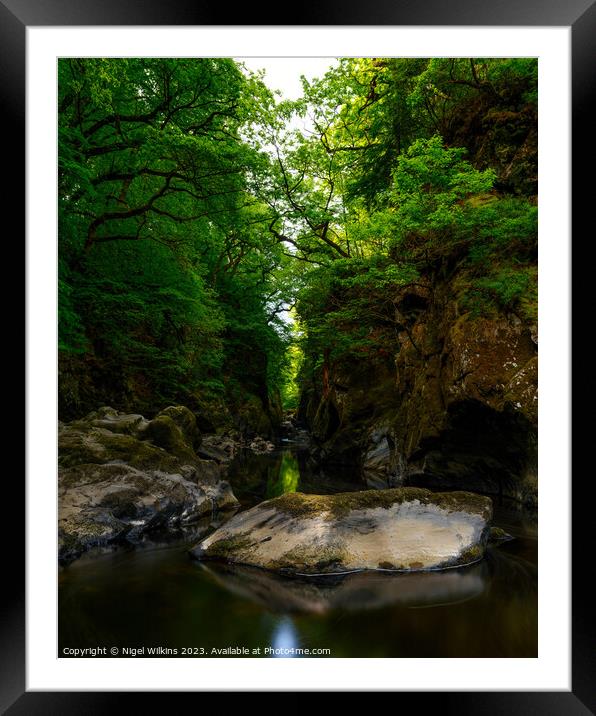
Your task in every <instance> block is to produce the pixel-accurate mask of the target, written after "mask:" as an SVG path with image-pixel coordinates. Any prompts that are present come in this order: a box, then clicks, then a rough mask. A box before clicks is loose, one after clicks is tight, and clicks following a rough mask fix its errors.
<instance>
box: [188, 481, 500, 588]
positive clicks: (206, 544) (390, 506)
mask: <svg viewBox="0 0 596 716" xmlns="http://www.w3.org/2000/svg"><path fill="white" fill-rule="evenodd" d="M491 517H492V503H491V500H490V499H489V498H487V497H483V496H481V495H475V494H473V493H467V492H450V493H432V492H430V491H429V490H424V489H418V488H396V489H390V490H367V491H362V492H351V493H339V494H335V495H305V494H301V493H288V494H285V495H282V496H281V497H276V498H274V499H271V500H267V501H266V502H262V503H261V504H260V505H257V506H256V507H253V508H252V509H250V510H247V511H246V512H241V513H239V514H237V515H235V516H234V517H233V518H232V519H231V520H230V521H229V522H227V523H226V524H225V525H224V526H223V527H220V529H218V530H217V531H216V532H214V533H213V534H211V535H209V537H207V538H206V539H204V540H203V541H202V542H200V543H199V544H198V545H197V546H196V547H195V548H194V549H193V550H192V552H191V554H192V555H193V556H194V557H195V558H197V559H201V560H205V559H220V560H225V561H228V562H234V563H238V564H248V565H253V566H257V567H263V568H266V569H270V570H274V571H279V572H287V573H292V574H329V573H344V572H350V571H355V570H367V569H368V570H376V569H388V570H395V571H424V570H434V569H444V568H447V567H453V566H458V565H465V564H469V563H472V562H476V561H478V560H479V559H481V558H482V556H483V554H484V549H485V545H486V542H487V538H488V533H489V523H490V520H491Z"/></svg>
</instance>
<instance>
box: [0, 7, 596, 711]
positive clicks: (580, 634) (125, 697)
mask: <svg viewBox="0 0 596 716" xmlns="http://www.w3.org/2000/svg"><path fill="white" fill-rule="evenodd" d="M230 15H233V19H234V22H233V23H230V22H229V19H230ZM272 19H274V20H275V21H274V22H272ZM86 25H87V26H89V25H99V26H106V25H108V26H109V25H137V26H138V25H201V26H209V25H211V26H213V25H234V26H239V25H240V26H251V25H368V26H370V25H399V26H404V25H406V26H408V25H409V26H413V25H416V26H424V25H426V26H462V25H469V26H474V25H485V26H486V25H489V26H490V25H492V26H567V27H570V28H571V33H572V73H573V77H572V131H573V150H572V162H573V178H574V183H573V199H572V212H573V226H574V228H577V226H578V225H580V224H583V225H585V226H586V227H588V226H590V223H589V220H588V211H590V209H591V206H592V205H593V202H594V200H593V198H592V194H593V188H592V187H593V184H592V182H588V181H586V180H584V179H583V178H582V177H584V176H586V177H587V176H589V174H590V171H592V173H593V168H592V166H591V165H592V155H593V153H592V152H590V151H589V148H591V147H592V146H593V135H594V131H593V115H590V113H589V112H588V102H589V101H590V99H592V98H593V95H594V85H595V84H596V82H595V76H596V72H595V71H594V70H595V67H594V56H595V54H594V49H593V47H594V38H596V4H595V3H594V0H566V1H565V2H559V1H557V0H490V1H489V0H484V1H483V2H481V1H480V0H450V1H449V2H446V1H445V0H425V2H420V1H418V2H415V1H414V0H394V2H387V0H385V2H382V3H379V2H373V3H362V2H354V1H353V0H352V2H346V0H342V1H341V2H339V0H327V1H326V2H324V3H323V2H321V1H319V2H317V3H312V4H309V5H303V4H299V5H297V6H296V7H295V8H286V16H285V17H282V16H280V12H279V10H277V9H276V11H275V15H274V16H272V15H271V14H270V11H269V10H266V9H265V8H262V9H259V8H256V7H255V6H254V5H253V4H250V5H248V4H245V6H244V7H238V8H235V7H234V6H231V7H225V6H224V5H223V4H220V5H219V6H215V5H211V4H208V3H207V2H199V0H169V2H167V3H163V2H159V1H158V0H128V2H123V0H0V96H1V97H2V104H1V110H0V111H1V118H2V123H3V125H4V127H3V130H4V131H3V133H2V135H0V136H2V137H13V138H16V137H18V136H23V137H24V126H25V125H24V122H25V50H26V47H25V44H26V43H25V39H26V28H27V27H29V26H86ZM11 144H12V145H13V146H12V149H13V151H15V156H14V159H13V162H12V164H11V170H10V172H9V173H8V176H9V181H8V182H7V183H6V187H5V189H4V192H3V203H4V205H5V206H10V207H12V213H13V215H18V214H17V212H16V211H15V207H19V206H23V208H24V192H23V186H24V162H23V153H21V150H20V148H19V147H18V146H16V147H15V146H14V143H13V142H11ZM5 161H6V156H5ZM21 166H22V167H23V168H22V169H21ZM21 171H22V172H23V173H22V174H21V173H20V172H21ZM21 180H22V181H21ZM588 192H589V193H588ZM22 216H24V211H23V214H22ZM582 219H586V220H587V221H586V222H585V224H584V222H583V221H582ZM590 233H593V230H591V231H590ZM586 238H587V239H591V237H589V236H588V237H586ZM581 261H582V267H584V270H585V266H586V263H587V262H586V261H585V254H584V252H583V248H582V259H581ZM573 271H574V274H573V279H574V281H573V286H574V296H573V297H574V299H575V300H574V303H576V301H578V299H577V293H579V291H580V290H581V288H582V286H584V283H583V282H582V281H580V280H579V279H578V272H579V262H578V261H574V263H573ZM592 282H593V281H592ZM588 285H589V284H588ZM576 289H577V292H576ZM581 300H582V299H579V302H581ZM578 326H579V319H576V318H575V317H574V319H573V321H572V329H573V328H578ZM589 359H590V358H589V355H586V352H584V351H577V352H576V353H574V354H573V362H572V367H573V371H577V374H578V375H591V373H590V371H589V364H588V360H589ZM562 379H565V376H562ZM583 390H585V388H584V389H583ZM578 402H579V401H576V404H577V403H578ZM582 402H585V395H584V396H583V401H582ZM588 430H589V421H577V423H576V426H575V432H574V436H573V447H574V448H578V447H579V446H580V445H585V444H589V442H590V437H591V436H590V433H589V432H588ZM588 476H589V475H588ZM588 476H583V477H584V478H585V479H586V481H587V479H588ZM5 489H6V490H8V491H9V494H8V495H7V496H6V497H5V500H7V501H9V504H10V505H11V509H12V508H14V509H13V512H14V513H17V512H18V510H17V509H16V506H17V505H20V504H22V505H24V501H25V493H24V489H23V483H19V482H18V481H17V480H16V479H13V480H12V481H11V482H10V484H8V485H6V484H5ZM586 489H587V488H586ZM10 493H12V494H10ZM590 502H591V501H590V500H586V499H585V493H584V491H583V486H582V492H581V493H580V491H579V490H577V489H576V490H574V492H573V523H572V524H573V529H572V538H573V544H574V545H575V546H576V548H575V549H574V552H573V554H572V566H573V581H572V588H573V598H572V690H571V691H569V692H543V691H536V692H529V691H528V692H491V693H487V692H474V691H466V692H446V693H437V692H422V693H416V694H408V693H402V694H400V696H399V699H400V705H403V699H404V698H408V700H409V699H410V698H411V697H413V698H415V699H416V703H417V704H418V706H417V708H420V698H421V697H422V698H423V699H424V701H423V705H424V706H426V707H430V708H433V706H434V707H435V708H437V709H440V712H441V713H458V714H472V713H473V714H479V713H481V714H508V715H512V716H513V715H515V714H524V716H526V715H529V714H541V715H550V714H568V715H569V716H573V715H574V714H578V716H579V714H587V713H594V712H595V708H596V688H595V685H594V684H595V681H596V678H595V677H596V638H595V634H594V631H595V630H594V621H595V620H594V619H593V618H592V615H593V609H592V605H591V601H592V599H591V590H588V588H587V586H588V582H587V581H586V589H584V588H583V586H582V582H583V580H588V579H589V575H588V574H586V571H585V569H584V568H583V567H584V559H585V551H584V550H582V549H580V548H579V546H580V545H584V544H589V541H590V532H592V531H593V527H592V524H591V522H592V520H591V519H590V510H591V508H590V504H589V503H590ZM592 509H593V508H592ZM22 514H23V513H22ZM17 517H18V515H17ZM20 529H21V530H22V523H21V521H18V523H17V525H15V529H14V532H13V534H15V535H18V534H19V531H20ZM4 552H5V554H4V560H5V575H6V574H10V575H11V578H10V580H8V581H6V582H5V583H4V589H3V592H4V594H5V596H6V597H7V598H8V599H7V603H6V606H5V609H4V611H3V613H2V618H1V621H0V637H1V643H2V646H3V649H2V652H0V663H1V669H0V673H1V674H2V676H1V683H0V708H1V709H2V712H3V713H8V714H10V715H11V716H17V715H20V714H27V715H28V716H30V715H31V714H38V713H39V714H42V713H43V714H61V715H63V714H71V713H72V714H96V713H97V714H100V713H107V712H112V711H116V712H118V710H124V709H126V710H130V709H131V708H134V709H135V710H137V711H138V710H139V709H140V708H142V706H141V703H140V701H142V700H143V699H144V698H145V697H148V698H150V699H151V702H152V706H153V707H155V706H156V705H158V704H159V703H163V704H164V705H165V698H167V699H168V704H170V700H171V698H172V696H173V694H171V693H170V694H160V693H152V694H142V693H138V692H136V693H135V692H126V693H114V692H100V693H91V692H76V691H75V692H30V691H25V621H26V614H25V594H24V573H25V568H24V565H25V559H24V557H25V553H24V542H23V544H21V545H20V546H19V545H18V543H16V544H13V545H11V547H10V549H5V550H4ZM6 560H8V565H6ZM346 688H349V685H348V684H347V685H346ZM470 688H471V689H473V688H474V684H470ZM175 695H176V697H178V696H186V697H188V696H190V697H192V698H194V699H195V707H196V695H195V694H192V693H191V694H188V693H187V694H178V693H177V694H175Z"/></svg>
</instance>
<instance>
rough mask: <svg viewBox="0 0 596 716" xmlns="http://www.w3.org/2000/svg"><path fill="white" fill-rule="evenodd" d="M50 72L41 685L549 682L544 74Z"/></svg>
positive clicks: (417, 69) (262, 62) (513, 67)
mask: <svg viewBox="0 0 596 716" xmlns="http://www.w3.org/2000/svg"><path fill="white" fill-rule="evenodd" d="M56 61H57V87H56V92H57V132H58V136H57V163H58V174H57V196H56V197H55V201H56V202H57V215H58V216H57V232H58V246H57V257H58V258H57V262H58V276H57V295H58V317H57V320H58V345H57V347H56V350H57V356H58V357H57V409H58V430H57V436H56V440H57V452H58V454H57V463H58V464H57V478H54V477H51V479H57V524H56V525H55V528H56V531H57V535H58V550H57V555H56V564H55V569H56V570H57V575H58V576H57V581H58V637H57V645H58V653H57V655H56V656H57V657H58V660H67V659H81V658H85V659H88V658H91V659H102V658H108V659H110V658H111V659H113V658H118V659H122V658H129V659H130V658H131V657H134V658H155V657H160V658H163V657H166V658H167V657H172V658H191V659H193V658H194V659H198V658H230V657H234V658H239V659H255V658H257V659H258V658H298V659H309V658H318V659H321V658H322V659H329V658H332V659H333V658H379V657H382V658H404V659H407V658H442V659H452V658H459V659H461V658H481V659H482V658H507V659H511V658H515V659H520V658H525V659H531V660H537V658H538V656H539V653H538V538H539V530H538V507H539V504H541V503H540V499H539V479H538V405H539V395H538V334H539V321H538V272H539V261H538V216H539V211H542V203H541V202H542V196H543V195H542V194H541V202H539V201H538V123H539V119H540V121H542V114H541V115H540V117H539V111H538V108H539V86H538V73H539V68H540V63H541V62H542V59H541V58H538V57H536V56H524V57H521V56H512V57H504V56H501V57H494V56H489V57H481V56H461V55H455V54H454V55H453V56H434V57H429V56H420V57H415V56H407V57H401V56H399V55H398V54H396V55H395V56H383V55H382V56H379V57H370V56H356V57H347V56H329V57H325V56H320V57H312V56H303V57H299V56H297V57H289V56H284V57H273V56H269V57H254V56H251V57H248V56H243V55H241V54H239V55H238V56H234V57H231V56H230V57H213V56H209V57H206V56H204V57H201V56H197V57H188V56H184V57H173V56H172V57H170V56H165V57H162V56H159V57H157V56H153V57H152V56H127V57H123V56H120V57H108V56H85V57H81V56H71V55H69V54H68V53H62V54H61V56H60V57H58V58H57V60H56ZM541 78H542V75H541ZM540 87H541V91H542V84H541V85H540ZM541 107H542V105H541ZM541 152H542V149H541ZM542 157H543V155H542V153H541V161H542ZM541 182H542V174H541ZM541 186H542V184H541ZM541 248H542V244H541ZM541 259H542V253H541ZM550 286H552V284H549V287H550ZM541 287H542V274H541ZM541 301H542V294H541ZM541 307H542V303H541ZM549 317H550V318H551V319H552V314H551V315H550V316H549ZM543 318H544V315H543V313H542V309H541V322H540V326H541V327H542V325H543V324H542V319H543ZM541 336H542V333H541ZM543 347H544V346H543ZM49 350H51V348H50V349H49ZM547 353H548V351H547V352H545V353H544V354H543V355H544V356H547ZM541 391H542V383H541ZM541 396H542V392H541ZM541 424H542V423H541ZM541 439H542V433H541ZM541 465H542V463H541ZM541 474H542V472H541ZM49 479H50V478H49ZM52 519H53V518H52ZM542 524H543V523H542V522H541V526H542ZM541 535H542V532H541ZM541 544H542V543H541ZM541 565H542V563H541ZM541 596H542V595H541ZM222 666H223V664H222Z"/></svg>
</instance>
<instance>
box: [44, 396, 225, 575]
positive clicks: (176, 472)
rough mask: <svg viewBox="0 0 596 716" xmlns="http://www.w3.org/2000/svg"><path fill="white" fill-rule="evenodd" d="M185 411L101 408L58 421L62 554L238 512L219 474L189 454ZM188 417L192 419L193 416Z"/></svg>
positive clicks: (190, 432)
mask: <svg viewBox="0 0 596 716" xmlns="http://www.w3.org/2000/svg"><path fill="white" fill-rule="evenodd" d="M185 411H186V409H185V408H181V407H172V408H168V409H166V411H163V413H160V414H159V415H158V416H157V417H156V418H154V419H153V420H151V421H148V420H145V419H144V418H143V417H142V416H140V415H124V414H120V413H117V411H115V410H113V409H111V408H101V409H100V410H98V411H95V412H93V413H91V414H89V415H88V416H87V417H86V418H83V419H81V420H76V421H73V422H71V423H66V424H65V423H61V424H60V426H59V433H58V451H59V455H58V464H59V470H58V499H59V508H58V520H59V524H58V527H59V557H60V559H61V560H62V561H63V562H68V561H70V560H72V559H74V558H75V557H77V556H79V555H80V554H82V553H83V552H84V551H85V550H87V549H89V548H90V547H93V546H100V545H104V544H107V543H110V542H114V541H118V540H127V541H129V542H137V541H140V540H141V539H143V538H144V537H145V536H146V535H148V534H151V533H155V532H156V531H161V532H163V531H172V530H175V531H177V532H178V531H181V530H184V529H185V528H187V527H188V526H190V525H193V524H195V523H196V522H197V521H198V520H199V519H200V518H202V517H204V516H205V515H211V514H212V513H214V512H216V511H217V510H222V509H228V508H231V507H237V505H238V502H237V500H236V498H235V497H234V495H233V493H232V490H231V487H230V485H229V484H228V483H227V482H226V481H225V480H223V479H222V478H223V474H224V470H223V467H222V466H221V465H218V464H217V463H216V462H214V461H212V460H203V459H201V458H199V457H198V456H197V455H196V453H195V452H194V449H193V444H196V441H197V439H198V433H197V432H196V425H194V424H193V421H192V420H191V419H190V418H189V416H188V415H187V414H186V412H185ZM191 415H192V414H191Z"/></svg>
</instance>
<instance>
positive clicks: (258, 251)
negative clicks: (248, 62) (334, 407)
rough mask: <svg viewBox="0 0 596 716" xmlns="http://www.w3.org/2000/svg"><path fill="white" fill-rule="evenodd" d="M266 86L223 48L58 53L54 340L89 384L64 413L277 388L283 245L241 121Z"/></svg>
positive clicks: (258, 156)
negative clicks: (255, 178)
mask: <svg viewBox="0 0 596 716" xmlns="http://www.w3.org/2000/svg"><path fill="white" fill-rule="evenodd" d="M269 97H270V95H269V93H268V90H267V89H266V88H265V87H264V85H263V84H262V83H261V82H260V81H259V80H258V78H255V77H247V76H245V75H244V74H243V73H242V71H241V70H240V68H239V67H238V65H237V64H236V63H235V62H233V61H232V60H229V59H206V58H204V59H191V60H178V59H150V58H145V59H144V58H130V59H64V60H60V62H59V107H60V121H59V217H60V277H59V279H60V283H59V289H60V300H59V329H60V331H59V332H60V345H59V347H60V351H61V354H62V355H63V356H65V357H66V356H71V358H72V357H78V360H79V363H78V364H77V365H78V370H79V372H80V374H81V375H80V378H81V380H80V381H79V382H81V383H83V382H84V384H85V385H89V384H90V385H92V386H93V388H94V391H92V393H91V394H90V395H88V397H87V399H86V400H87V402H86V403H85V404H73V403H72V402H71V403H69V402H68V400H69V399H68V397H67V396H66V395H65V396H64V400H63V401H62V403H61V405H62V407H63V409H64V410H65V411H66V414H78V413H80V412H81V411H84V410H87V409H90V408H91V407H96V405H97V403H104V404H105V403H110V404H112V405H114V406H116V407H131V408H134V409H135V410H145V411H148V412H151V411H153V410H157V409H159V408H160V407H163V405H164V404H168V403H172V402H184V403H186V404H188V405H191V406H192V405H193V404H194V403H196V402H197V401H199V402H200V401H204V400H205V399H209V398H210V397H213V398H218V397H220V396H223V397H226V396H227V393H228V390H229V391H231V392H234V391H235V392H236V394H237V395H236V397H238V396H239V400H240V401H241V400H242V399H243V397H246V396H249V395H260V396H261V397H262V400H263V403H264V404H265V403H266V402H267V400H268V396H269V393H271V392H272V393H274V392H275V390H276V389H277V383H278V382H279V380H278V377H277V373H278V372H279V365H280V364H281V363H282V362H283V360H284V353H285V337H284V336H283V335H282V334H281V333H280V332H279V331H278V330H277V328H276V326H275V323H274V321H273V318H274V315H270V311H271V301H272V300H276V301H277V302H278V303H280V302H283V301H284V292H283V287H281V286H280V285H279V283H276V279H275V278H274V277H273V273H274V272H275V270H276V269H277V267H278V266H279V264H280V262H281V256H280V247H279V244H278V242H277V241H276V240H275V239H274V238H273V237H272V236H271V234H270V233H269V232H268V231H267V228H266V227H267V223H268V222H269V221H270V220H271V216H270V213H269V212H268V210H267V206H266V204H263V203H262V201H260V199H259V197H258V196H256V195H255V193H254V192H253V191H252V189H251V186H250V183H249V178H250V176H251V174H253V173H255V172H258V171H259V170H260V169H262V167H263V162H264V161H265V163H266V162H267V160H266V159H264V155H263V154H262V153H260V152H259V150H258V147H257V146H256V145H255V144H254V143H252V144H251V143H250V142H249V141H247V139H246V138H245V136H244V135H246V136H248V135H250V132H249V129H248V128H249V126H250V123H251V122H252V120H253V116H254V111H255V108H257V107H259V108H261V109H260V110H259V111H260V112H262V111H263V109H262V107H263V106H265V105H266V104H267V101H269V100H268V98H269ZM261 99H262V100H263V101H262V102H261V101H260V100H261ZM274 313H275V312H274ZM83 378H84V380H83Z"/></svg>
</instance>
